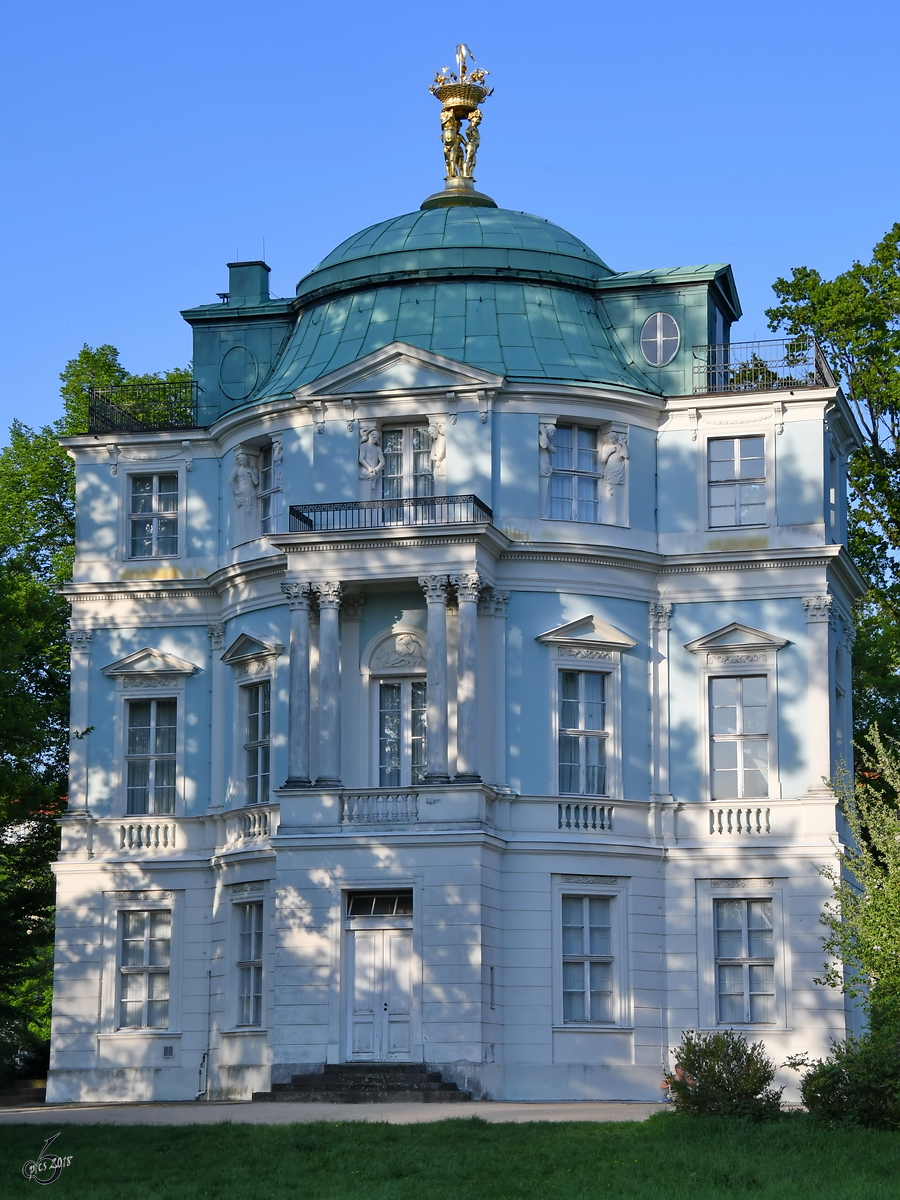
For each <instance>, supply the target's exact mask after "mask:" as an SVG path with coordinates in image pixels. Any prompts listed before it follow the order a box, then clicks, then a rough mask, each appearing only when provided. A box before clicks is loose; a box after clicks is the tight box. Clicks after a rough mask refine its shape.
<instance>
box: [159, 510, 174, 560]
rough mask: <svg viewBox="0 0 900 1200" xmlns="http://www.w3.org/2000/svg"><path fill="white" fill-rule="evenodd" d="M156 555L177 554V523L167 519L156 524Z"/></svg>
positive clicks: (161, 519)
mask: <svg viewBox="0 0 900 1200" xmlns="http://www.w3.org/2000/svg"><path fill="white" fill-rule="evenodd" d="M157 526H158V527H157V540H156V547H157V550H156V552H157V554H159V555H163V554H177V553H178V522H177V521H172V520H170V519H168V518H166V519H163V518H160V520H159V521H158V523H157Z"/></svg>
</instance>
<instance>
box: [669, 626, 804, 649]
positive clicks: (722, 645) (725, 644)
mask: <svg viewBox="0 0 900 1200" xmlns="http://www.w3.org/2000/svg"><path fill="white" fill-rule="evenodd" d="M787 644H788V642H787V638H780V637H776V636H775V635H774V634H772V633H766V632H765V631H764V630H762V629H754V628H753V626H752V625H744V624H742V623H741V622H740V621H732V622H731V624H730V625H723V626H722V628H721V629H715V630H713V632H712V633H707V634H704V635H703V637H699V638H695V639H694V641H692V642H685V647H684V648H685V650H690V651H691V653H692V654H702V653H704V652H705V651H708V650H717V651H723V652H724V651H745V650H780V649H781V648H782V646H786V645H787Z"/></svg>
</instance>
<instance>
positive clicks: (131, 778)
mask: <svg viewBox="0 0 900 1200" xmlns="http://www.w3.org/2000/svg"><path fill="white" fill-rule="evenodd" d="M177 721H178V702H177V701H176V700H130V701H129V702H128V748H127V753H126V757H125V769H126V785H125V791H126V800H127V810H128V813H129V814H135V815H139V814H142V813H153V814H158V813H173V812H174V811H175V743H176V731H177Z"/></svg>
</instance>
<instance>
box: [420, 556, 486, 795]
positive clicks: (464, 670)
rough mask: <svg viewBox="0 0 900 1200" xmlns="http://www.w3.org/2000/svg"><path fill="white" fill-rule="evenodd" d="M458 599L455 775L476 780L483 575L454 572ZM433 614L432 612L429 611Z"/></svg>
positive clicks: (474, 781)
mask: <svg viewBox="0 0 900 1200" xmlns="http://www.w3.org/2000/svg"><path fill="white" fill-rule="evenodd" d="M450 582H451V583H452V584H453V586H454V587H455V588H456V595H457V597H458V599H459V645H458V648H457V669H456V778H457V779H458V780H459V781H460V782H464V783H468V782H472V783H477V782H478V781H480V779H481V776H480V775H479V774H478V699H477V696H476V694H475V684H476V671H477V669H478V593H479V592H480V591H481V578H480V576H478V575H477V574H475V573H474V572H472V573H471V574H466V575H451V577H450ZM429 616H430V611H429Z"/></svg>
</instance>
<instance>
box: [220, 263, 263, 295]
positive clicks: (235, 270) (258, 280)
mask: <svg viewBox="0 0 900 1200" xmlns="http://www.w3.org/2000/svg"><path fill="white" fill-rule="evenodd" d="M270 270H271V268H270V267H268V266H267V265H266V264H265V263H264V262H233V263H228V304H229V305H249V304H266V303H268V300H269V271H270Z"/></svg>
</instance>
